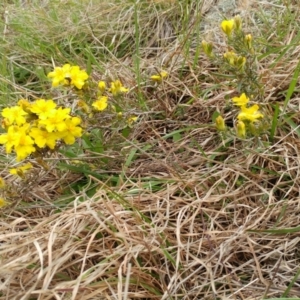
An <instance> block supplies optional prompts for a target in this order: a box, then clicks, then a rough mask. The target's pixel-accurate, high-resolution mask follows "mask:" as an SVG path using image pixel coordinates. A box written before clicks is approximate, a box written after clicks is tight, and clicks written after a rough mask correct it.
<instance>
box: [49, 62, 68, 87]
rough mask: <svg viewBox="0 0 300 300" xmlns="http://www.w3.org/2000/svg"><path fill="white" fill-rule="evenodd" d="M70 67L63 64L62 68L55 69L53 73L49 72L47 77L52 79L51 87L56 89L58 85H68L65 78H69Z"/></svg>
mask: <svg viewBox="0 0 300 300" xmlns="http://www.w3.org/2000/svg"><path fill="white" fill-rule="evenodd" d="M70 71H71V65H70V64H65V65H63V66H62V67H55V68H54V71H52V72H50V73H49V74H48V75H47V77H48V78H52V86H53V87H56V86H59V85H60V84H63V85H69V84H70V82H69V80H67V78H70Z"/></svg>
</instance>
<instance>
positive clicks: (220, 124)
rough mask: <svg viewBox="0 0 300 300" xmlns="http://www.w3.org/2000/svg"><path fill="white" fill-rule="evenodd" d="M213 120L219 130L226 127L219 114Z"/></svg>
mask: <svg viewBox="0 0 300 300" xmlns="http://www.w3.org/2000/svg"><path fill="white" fill-rule="evenodd" d="M215 122H216V127H217V129H218V130H219V131H224V130H225V129H226V126H225V121H224V119H223V117H222V116H221V115H220V116H218V117H217V118H216V120H215Z"/></svg>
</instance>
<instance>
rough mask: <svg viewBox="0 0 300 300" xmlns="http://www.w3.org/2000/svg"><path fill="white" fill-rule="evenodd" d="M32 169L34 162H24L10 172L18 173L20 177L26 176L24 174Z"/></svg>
mask: <svg viewBox="0 0 300 300" xmlns="http://www.w3.org/2000/svg"><path fill="white" fill-rule="evenodd" d="M30 169H32V164H31V163H27V164H24V165H23V166H20V167H17V168H13V169H10V170H9V173H10V174H12V175H18V176H20V177H24V174H25V173H27V171H28V170H30Z"/></svg>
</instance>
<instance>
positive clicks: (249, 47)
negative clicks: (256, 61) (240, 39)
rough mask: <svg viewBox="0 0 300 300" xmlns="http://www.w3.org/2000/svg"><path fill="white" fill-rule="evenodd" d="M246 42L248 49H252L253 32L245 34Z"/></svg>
mask: <svg viewBox="0 0 300 300" xmlns="http://www.w3.org/2000/svg"><path fill="white" fill-rule="evenodd" d="M245 43H246V45H247V47H248V49H252V35H251V34H247V35H246V36H245Z"/></svg>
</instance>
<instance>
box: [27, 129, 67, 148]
mask: <svg viewBox="0 0 300 300" xmlns="http://www.w3.org/2000/svg"><path fill="white" fill-rule="evenodd" d="M30 136H31V137H32V138H33V139H34V142H35V144H36V145H37V146H38V147H39V148H44V147H46V146H48V147H49V148H50V149H52V150H53V149H54V148H55V146H56V141H58V140H59V139H60V138H61V136H62V135H61V134H60V133H59V132H48V131H47V130H45V129H41V128H32V129H31V131H30Z"/></svg>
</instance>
